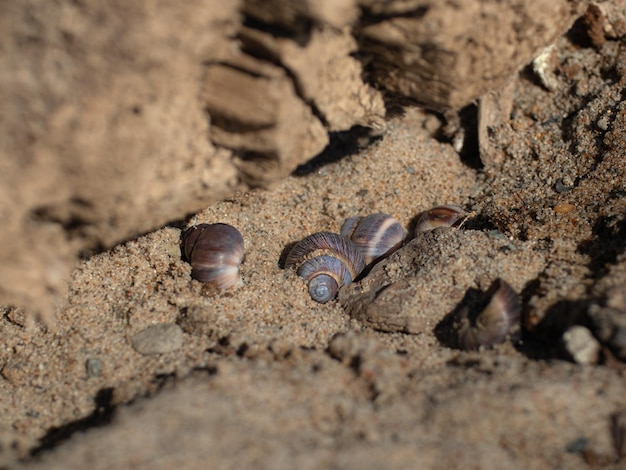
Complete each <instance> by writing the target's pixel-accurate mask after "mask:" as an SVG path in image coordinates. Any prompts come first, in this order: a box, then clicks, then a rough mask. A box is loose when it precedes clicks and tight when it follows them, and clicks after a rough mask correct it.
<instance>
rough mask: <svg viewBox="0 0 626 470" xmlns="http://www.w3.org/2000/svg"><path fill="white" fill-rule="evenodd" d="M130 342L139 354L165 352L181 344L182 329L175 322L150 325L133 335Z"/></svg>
mask: <svg viewBox="0 0 626 470" xmlns="http://www.w3.org/2000/svg"><path fill="white" fill-rule="evenodd" d="M130 342H131V344H132V346H133V349H134V350H135V351H137V352H138V353H139V354H144V355H148V354H165V353H168V352H172V351H176V350H177V349H179V348H180V347H181V346H182V345H183V330H182V329H181V328H180V326H178V325H176V324H175V323H161V324H158V325H152V326H149V327H148V328H146V329H144V330H142V331H140V332H139V333H137V334H136V335H134V336H133V337H132V338H131V340H130Z"/></svg>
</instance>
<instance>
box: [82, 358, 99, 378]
mask: <svg viewBox="0 0 626 470" xmlns="http://www.w3.org/2000/svg"><path fill="white" fill-rule="evenodd" d="M85 368H86V369H87V377H100V376H101V375H102V361H101V360H100V359H97V358H92V359H87V361H86V362H85Z"/></svg>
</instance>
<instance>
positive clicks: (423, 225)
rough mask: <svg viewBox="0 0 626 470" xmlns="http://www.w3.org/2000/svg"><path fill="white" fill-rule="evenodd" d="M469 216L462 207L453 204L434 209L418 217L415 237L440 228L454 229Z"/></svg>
mask: <svg viewBox="0 0 626 470" xmlns="http://www.w3.org/2000/svg"><path fill="white" fill-rule="evenodd" d="M468 215H469V214H468V213H467V212H466V211H465V210H464V209H463V208H462V207H460V206H455V205H453V204H448V205H445V206H436V207H433V208H432V209H429V210H427V211H424V212H422V213H421V214H420V215H419V216H418V218H417V222H416V224H415V236H417V235H419V234H420V233H422V232H429V231H430V230H434V229H436V228H438V227H454V226H455V225H458V224H459V223H461V222H462V221H463V220H465V218H466V217H467V216H468Z"/></svg>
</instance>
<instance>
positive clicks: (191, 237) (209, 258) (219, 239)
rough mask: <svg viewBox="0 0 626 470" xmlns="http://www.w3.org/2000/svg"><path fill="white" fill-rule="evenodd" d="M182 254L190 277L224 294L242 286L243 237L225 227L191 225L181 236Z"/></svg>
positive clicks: (221, 225)
mask: <svg viewBox="0 0 626 470" xmlns="http://www.w3.org/2000/svg"><path fill="white" fill-rule="evenodd" d="M182 243H183V252H184V254H185V258H186V259H187V261H189V263H190V264H191V267H192V270H191V277H193V278H194V279H196V280H198V281H200V282H206V283H211V284H213V285H215V286H216V287H217V288H218V289H221V290H226V289H232V288H235V287H240V286H241V285H243V282H242V280H241V275H240V274H239V266H240V265H241V262H242V261H243V256H244V251H243V237H242V236H241V233H240V232H239V230H237V229H236V228H235V227H233V226H231V225H228V224H200V225H195V226H193V227H191V228H189V229H188V230H186V231H185V232H184V233H183V239H182Z"/></svg>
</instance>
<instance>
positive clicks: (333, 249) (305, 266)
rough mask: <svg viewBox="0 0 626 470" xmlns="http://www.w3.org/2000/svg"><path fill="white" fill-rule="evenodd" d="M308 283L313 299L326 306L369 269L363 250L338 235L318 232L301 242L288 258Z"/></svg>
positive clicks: (289, 263)
mask: <svg viewBox="0 0 626 470" xmlns="http://www.w3.org/2000/svg"><path fill="white" fill-rule="evenodd" d="M285 267H286V268H290V267H293V268H296V269H297V273H298V275H299V276H300V277H302V278H303V279H304V280H305V281H306V282H307V284H308V288H309V295H310V296H311V298H312V299H313V300H315V301H316V302H320V303H326V302H328V301H329V300H332V299H334V298H335V296H336V295H337V292H338V291H339V288H340V287H341V286H343V285H345V284H349V283H351V282H352V281H354V279H355V278H356V277H357V276H358V275H359V274H360V273H361V271H363V269H364V268H365V260H364V259H363V255H362V254H361V252H360V251H359V248H358V247H357V246H356V245H355V244H354V243H352V242H351V241H350V240H348V239H346V238H344V237H342V236H341V235H339V234H336V233H330V232H318V233H314V234H313V235H309V236H308V237H306V238H305V239H304V240H302V241H300V242H299V243H297V244H296V245H295V246H294V247H293V248H292V249H291V251H290V252H289V254H288V255H287V258H286V259H285Z"/></svg>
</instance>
